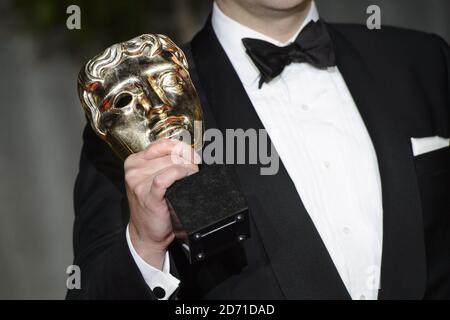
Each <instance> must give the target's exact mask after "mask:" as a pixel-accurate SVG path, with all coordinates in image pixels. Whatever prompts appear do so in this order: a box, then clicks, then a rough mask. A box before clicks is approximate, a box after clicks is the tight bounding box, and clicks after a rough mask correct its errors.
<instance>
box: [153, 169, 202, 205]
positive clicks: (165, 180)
mask: <svg viewBox="0 0 450 320" xmlns="http://www.w3.org/2000/svg"><path fill="white" fill-rule="evenodd" d="M197 171H198V168H197V167H194V168H192V167H188V166H186V165H175V166H171V167H169V168H166V169H164V170H162V171H160V172H159V173H157V174H156V175H155V178H154V179H153V182H152V186H151V189H150V197H151V200H154V201H163V199H164V196H165V194H166V191H167V188H169V187H170V186H171V185H172V184H173V183H174V182H175V181H177V180H180V179H183V178H185V177H187V176H189V175H191V174H194V173H196V172H197Z"/></svg>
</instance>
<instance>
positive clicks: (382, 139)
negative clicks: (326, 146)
mask: <svg viewBox="0 0 450 320" xmlns="http://www.w3.org/2000/svg"><path fill="white" fill-rule="evenodd" d="M329 31H330V35H331V37H332V40H333V44H334V47H335V51H336V59H337V64H338V68H339V70H340V72H341V73H342V75H343V77H344V79H345V82H346V83H347V86H348V88H349V90H350V92H351V94H352V96H353V99H354V100H355V102H356V105H357V106H358V109H359V112H360V114H361V116H362V118H363V120H364V122H365V125H366V127H367V130H368V131H369V134H370V137H371V139H372V142H373V144H374V147H375V150H376V154H377V158H378V164H379V169H380V175H381V185H382V199H383V229H384V230H383V254H382V267H381V291H380V295H379V298H380V299H419V298H421V297H422V296H423V294H424V291H425V281H426V279H425V276H426V265H425V247H424V231H423V223H422V212H421V203H420V195H419V189H418V184H417V178H416V173H415V168H414V162H413V160H414V159H413V155H412V151H411V146H410V141H409V137H408V136H407V134H405V132H406V130H405V129H404V128H402V119H401V118H400V117H398V118H397V117H396V115H395V112H394V111H395V110H396V109H395V108H396V106H395V105H392V103H390V101H389V100H388V99H386V97H384V96H383V94H384V93H385V92H383V93H382V92H379V91H377V83H376V81H375V80H374V78H373V77H372V76H371V72H370V68H369V66H368V65H366V64H365V62H364V61H363V59H362V57H361V56H360V55H359V53H358V52H357V51H356V48H355V47H354V46H353V45H352V43H351V42H350V41H349V40H348V39H347V38H345V36H344V35H343V34H342V33H341V32H339V30H338V29H337V27H334V26H333V25H329ZM387 77H389V75H388V74H386V78H387Z"/></svg>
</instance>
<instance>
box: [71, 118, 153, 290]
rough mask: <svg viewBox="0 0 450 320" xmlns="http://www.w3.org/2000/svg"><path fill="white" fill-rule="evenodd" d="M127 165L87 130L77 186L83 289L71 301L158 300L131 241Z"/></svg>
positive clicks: (77, 253) (77, 234) (77, 245)
mask: <svg viewBox="0 0 450 320" xmlns="http://www.w3.org/2000/svg"><path fill="white" fill-rule="evenodd" d="M123 176H124V174H123V163H122V161H121V160H120V159H119V158H118V157H116V156H115V155H114V153H113V152H112V151H111V149H110V148H109V147H108V145H107V144H106V143H104V142H103V141H101V140H100V139H99V138H98V137H97V136H96V135H95V133H94V132H93V130H92V129H91V128H90V127H89V126H86V128H85V130H84V134H83V149H82V152H81V159H80V167H79V173H78V176H77V179H76V183H75V190H74V207H75V223H74V232H73V247H74V256H75V258H74V264H75V265H77V266H79V267H80V270H81V289H79V290H77V289H73V290H69V291H68V293H67V299H156V297H155V296H154V295H153V293H152V291H151V290H150V288H149V287H148V286H147V284H146V282H145V281H144V279H143V277H142V275H141V273H140V271H139V269H138V267H137V265H136V264H135V262H134V260H133V258H132V256H131V252H130V251H129V248H128V245H127V241H126V233H125V231H126V225H127V224H128V220H129V213H128V205H127V202H126V196H125V191H124V190H125V188H124V179H123Z"/></svg>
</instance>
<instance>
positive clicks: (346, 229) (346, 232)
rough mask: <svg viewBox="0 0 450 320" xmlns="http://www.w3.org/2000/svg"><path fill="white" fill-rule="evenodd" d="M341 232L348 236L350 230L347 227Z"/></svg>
mask: <svg viewBox="0 0 450 320" xmlns="http://www.w3.org/2000/svg"><path fill="white" fill-rule="evenodd" d="M342 231H344V233H345V234H350V228H349V227H344V228H343V229H342Z"/></svg>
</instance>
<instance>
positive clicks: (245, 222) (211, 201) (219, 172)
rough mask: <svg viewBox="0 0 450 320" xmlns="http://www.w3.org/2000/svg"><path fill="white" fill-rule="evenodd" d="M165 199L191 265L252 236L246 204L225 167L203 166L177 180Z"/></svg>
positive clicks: (230, 171)
mask: <svg viewBox="0 0 450 320" xmlns="http://www.w3.org/2000/svg"><path fill="white" fill-rule="evenodd" d="M166 199H167V200H168V201H169V204H170V205H171V207H172V208H173V211H174V215H173V225H174V228H175V234H176V235H177V238H178V239H179V240H180V241H181V243H182V247H183V249H184V251H185V253H186V255H187V257H188V259H189V261H190V262H191V263H193V262H197V261H201V260H204V259H206V258H207V257H209V256H211V255H214V254H216V253H218V252H220V251H221V250H224V249H226V248H229V247H231V246H232V245H234V244H236V243H238V242H242V241H244V240H246V239H247V238H248V237H249V236H250V228H249V210H248V206H247V202H246V200H245V198H244V196H243V195H242V191H241V190H240V188H239V186H238V184H237V183H236V181H235V177H234V174H233V172H232V169H231V168H229V167H228V166H226V165H212V166H207V167H203V168H202V169H201V170H200V171H199V172H198V173H196V174H194V175H192V176H189V177H186V178H184V179H183V180H180V181H177V182H176V183H175V184H174V185H172V186H171V187H170V188H169V189H168V191H167V193H166Z"/></svg>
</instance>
